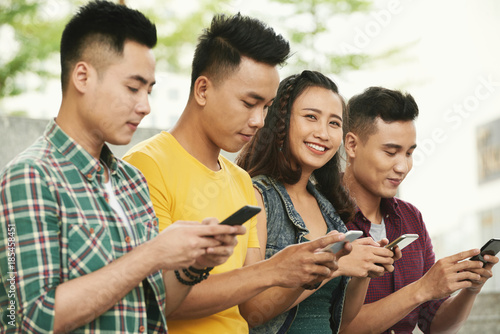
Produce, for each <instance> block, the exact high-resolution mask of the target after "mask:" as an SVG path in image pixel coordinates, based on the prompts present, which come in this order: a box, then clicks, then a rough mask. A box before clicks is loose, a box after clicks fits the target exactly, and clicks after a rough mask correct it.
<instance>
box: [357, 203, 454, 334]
mask: <svg viewBox="0 0 500 334" xmlns="http://www.w3.org/2000/svg"><path fill="white" fill-rule="evenodd" d="M380 207H381V209H382V214H383V215H384V222H385V226H386V232H387V238H388V239H389V241H393V240H394V239H396V238H397V237H399V236H400V235H401V234H405V233H416V234H418V235H419V238H418V239H417V240H415V241H414V242H413V243H412V244H410V245H409V246H407V247H406V248H405V249H403V251H402V253H403V257H402V258H401V259H399V260H398V261H396V262H395V263H394V272H392V273H386V274H385V275H384V276H382V277H378V278H372V279H371V282H370V286H369V288H368V292H367V294H366V298H365V304H368V303H373V302H376V301H377V300H379V299H382V298H384V297H386V296H388V295H389V294H391V293H393V292H395V291H397V290H399V289H401V288H402V287H404V286H406V285H408V284H410V283H412V282H415V281H416V280H418V279H419V278H421V277H422V276H423V275H424V274H425V273H426V272H427V270H429V269H430V268H431V267H432V265H433V264H434V261H435V258H434V251H433V250H432V243H431V239H430V237H429V233H428V232H427V229H426V228H425V224H424V221H423V219H422V214H421V213H420V211H418V209H417V208H416V207H414V206H413V205H411V204H410V203H407V202H405V201H402V200H400V199H397V198H389V199H382V202H381V203H380ZM370 226H371V223H370V221H369V220H368V219H367V218H366V217H365V216H364V215H363V213H362V212H361V211H360V210H359V209H358V212H357V213H356V216H355V217H354V220H353V221H352V222H350V223H348V224H347V228H348V229H349V230H361V231H363V232H364V236H365V237H367V236H370ZM444 301H445V299H440V300H433V301H430V302H427V303H424V304H422V305H420V306H419V307H417V308H415V309H414V310H413V311H411V312H410V313H409V314H408V315H407V316H406V317H404V318H403V319H401V320H400V321H399V322H398V323H396V324H393V325H392V326H390V327H389V328H388V329H387V330H386V331H385V332H384V333H412V332H413V330H414V328H415V326H416V325H417V324H418V326H419V327H420V329H421V330H422V331H423V332H424V333H430V327H431V322H432V319H433V318H434V315H435V314H436V312H437V310H438V308H439V306H441V304H442V303H443V302H444Z"/></svg>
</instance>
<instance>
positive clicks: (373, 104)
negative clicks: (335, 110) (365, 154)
mask: <svg viewBox="0 0 500 334" xmlns="http://www.w3.org/2000/svg"><path fill="white" fill-rule="evenodd" d="M377 117H380V118H381V119H382V120H383V121H384V122H387V123H390V122H396V121H413V120H415V119H416V118H417V117H418V106H417V103H416V102H415V99H414V98H413V96H411V95H410V94H408V93H402V92H401V91H399V90H391V89H387V88H384V87H369V88H367V89H365V91H364V92H363V93H361V94H358V95H354V96H353V97H351V98H350V99H349V102H348V103H347V117H346V120H344V137H345V135H346V134H347V133H348V132H353V133H355V134H357V135H358V136H360V138H361V139H362V140H366V139H367V138H368V137H369V136H370V135H372V134H374V133H375V132H376V131H377V128H376V126H375V120H376V118H377Z"/></svg>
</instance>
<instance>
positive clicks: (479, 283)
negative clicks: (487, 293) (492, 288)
mask: <svg viewBox="0 0 500 334" xmlns="http://www.w3.org/2000/svg"><path fill="white" fill-rule="evenodd" d="M483 258H484V260H485V261H487V263H486V264H485V265H484V267H482V268H480V269H471V270H470V272H472V273H476V274H478V275H479V276H480V278H479V280H471V282H472V286H470V287H469V288H467V290H468V291H469V292H472V293H476V294H477V293H479V292H480V291H481V289H482V287H483V285H484V283H486V281H487V280H488V279H489V278H491V277H493V271H492V268H493V266H494V265H495V264H497V263H498V257H496V256H492V255H484V256H483ZM474 262H479V261H474Z"/></svg>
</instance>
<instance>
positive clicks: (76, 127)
mask: <svg viewBox="0 0 500 334" xmlns="http://www.w3.org/2000/svg"><path fill="white" fill-rule="evenodd" d="M78 115H79V113H78V112H76V110H74V108H71V107H70V106H68V105H67V103H65V102H64V100H63V103H62V104H61V108H60V109H59V113H58V114H57V117H56V119H55V121H56V123H57V125H59V127H60V128H61V129H62V130H63V131H64V132H65V133H66V134H67V135H68V136H70V137H71V138H72V139H73V140H74V141H75V142H77V143H78V144H79V145H80V146H82V147H83V149H84V150H85V151H87V152H88V153H90V154H91V155H92V156H93V157H94V158H95V159H98V160H99V157H100V156H101V151H102V147H103V146H104V139H103V138H102V136H101V135H100V134H99V133H92V132H91V131H87V130H86V128H85V122H84V120H82V119H80V118H79V117H78Z"/></svg>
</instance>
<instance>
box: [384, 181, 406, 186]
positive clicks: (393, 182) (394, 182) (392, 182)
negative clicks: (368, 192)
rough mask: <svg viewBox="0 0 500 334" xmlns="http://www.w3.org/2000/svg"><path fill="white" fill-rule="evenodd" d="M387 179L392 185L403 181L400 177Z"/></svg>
mask: <svg viewBox="0 0 500 334" xmlns="http://www.w3.org/2000/svg"><path fill="white" fill-rule="evenodd" d="M388 180H389V182H390V183H391V184H392V185H394V186H399V185H400V184H401V182H403V180H402V179H388Z"/></svg>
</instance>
